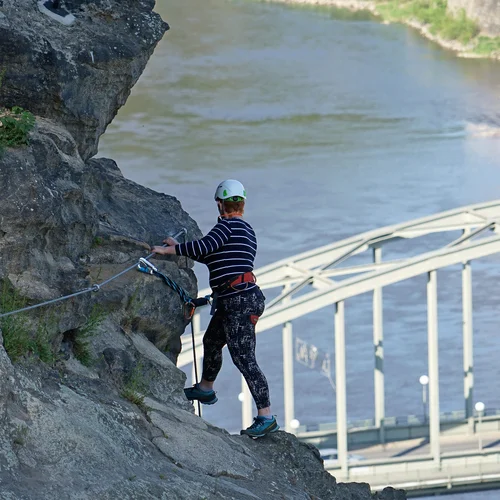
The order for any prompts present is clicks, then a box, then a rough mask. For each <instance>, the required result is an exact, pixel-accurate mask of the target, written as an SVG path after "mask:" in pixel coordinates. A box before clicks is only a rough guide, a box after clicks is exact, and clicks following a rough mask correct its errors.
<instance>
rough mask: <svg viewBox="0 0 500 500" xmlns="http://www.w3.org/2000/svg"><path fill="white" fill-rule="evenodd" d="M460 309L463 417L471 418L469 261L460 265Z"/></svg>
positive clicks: (471, 371) (472, 410)
mask: <svg viewBox="0 0 500 500" xmlns="http://www.w3.org/2000/svg"><path fill="white" fill-rule="evenodd" d="M462 309H463V343H464V354H463V355H464V401H465V418H468V419H471V418H473V416H474V399H473V395H474V370H473V365H474V358H473V340H472V335H473V331H472V269H471V264H470V262H465V263H464V264H463V267H462Z"/></svg>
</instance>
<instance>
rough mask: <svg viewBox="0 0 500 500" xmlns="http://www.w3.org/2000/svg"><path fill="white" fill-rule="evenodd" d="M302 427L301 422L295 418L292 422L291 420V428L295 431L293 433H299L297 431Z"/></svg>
mask: <svg viewBox="0 0 500 500" xmlns="http://www.w3.org/2000/svg"><path fill="white" fill-rule="evenodd" d="M299 426H300V422H299V421H298V420H297V419H296V418H293V419H292V420H290V427H291V428H292V429H293V432H294V433H295V432H297V429H298V428H299Z"/></svg>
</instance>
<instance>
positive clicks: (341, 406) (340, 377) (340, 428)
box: [335, 300, 349, 477]
mask: <svg viewBox="0 0 500 500" xmlns="http://www.w3.org/2000/svg"><path fill="white" fill-rule="evenodd" d="M335 384H336V403H337V452H338V457H339V458H338V459H339V463H340V469H341V471H342V474H344V475H345V477H348V476H349V465H348V461H347V396H346V366H345V316H344V301H343V300H341V301H340V302H337V303H336V304H335Z"/></svg>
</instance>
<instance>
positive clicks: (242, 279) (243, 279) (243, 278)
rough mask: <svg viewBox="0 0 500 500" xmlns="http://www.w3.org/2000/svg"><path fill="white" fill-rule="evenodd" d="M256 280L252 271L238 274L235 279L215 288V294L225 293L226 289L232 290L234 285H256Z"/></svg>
mask: <svg viewBox="0 0 500 500" xmlns="http://www.w3.org/2000/svg"><path fill="white" fill-rule="evenodd" d="M256 282H257V278H256V277H255V274H254V273H253V272H252V271H248V272H247V273H244V274H240V275H239V276H237V277H236V278H235V279H233V280H232V281H230V280H228V281H226V282H225V283H223V284H222V285H220V286H218V287H217V290H216V292H217V293H222V292H224V291H226V290H227V289H228V288H232V287H234V286H236V285H240V284H241V283H256Z"/></svg>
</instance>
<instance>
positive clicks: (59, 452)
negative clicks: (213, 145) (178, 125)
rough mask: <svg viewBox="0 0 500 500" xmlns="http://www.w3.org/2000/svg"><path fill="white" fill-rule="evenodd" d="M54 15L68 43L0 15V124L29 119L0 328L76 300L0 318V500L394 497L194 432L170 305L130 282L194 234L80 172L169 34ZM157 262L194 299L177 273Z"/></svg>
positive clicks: (191, 281)
mask: <svg viewBox="0 0 500 500" xmlns="http://www.w3.org/2000/svg"><path fill="white" fill-rule="evenodd" d="M64 6H65V7H66V8H68V9H70V10H71V11H72V12H73V13H74V14H75V17H76V21H75V23H74V24H73V25H71V26H69V27H68V26H64V25H60V24H59V23H57V22H55V21H53V20H51V19H50V18H48V17H47V18H46V16H45V15H42V14H40V13H39V12H38V10H37V2H36V1H35V0H32V1H31V0H16V1H15V2H14V1H13V0H12V1H10V0H0V68H4V69H5V70H6V73H5V80H4V84H3V86H2V87H1V88H0V107H2V106H3V107H12V106H14V105H20V106H23V107H25V108H27V109H29V110H31V111H33V112H35V113H36V114H37V123H36V127H35V129H34V130H33V131H32V132H31V134H30V144H29V146H23V147H21V148H16V149H8V150H7V151H6V153H5V155H4V156H3V157H1V158H0V192H1V193H2V197H0V286H1V292H0V312H4V311H6V310H7V309H12V308H14V309H15V308H18V307H21V306H22V305H27V304H37V303H40V302H44V301H47V300H52V299H56V298H59V297H61V296H63V295H68V294H73V293H74V292H76V291H83V292H84V293H82V294H80V295H78V296H73V297H72V298H71V299H68V300H64V301H60V302H57V303H56V304H52V305H48V306H44V307H42V308H37V309H33V310H31V311H29V312H28V313H25V314H23V315H15V316H9V318H7V319H5V318H4V319H2V318H0V328H1V331H0V378H1V380H2V383H1V384H0V499H2V500H4V499H5V500H13V499H16V500H17V499H34V500H35V499H36V500H44V499H47V500H49V499H50V500H52V499H54V498H65V499H66V498H67V499H75V500H76V499H92V500H95V499H97V500H108V499H109V500H111V499H116V500H123V499H159V498H161V499H190V498H193V499H201V498H205V499H212V498H213V499H215V498H225V499H260V500H265V499H325V500H326V499H328V500H365V499H366V500H368V499H380V500H402V499H404V498H406V496H405V494H404V492H402V491H396V490H393V489H391V488H387V489H386V490H384V492H382V493H379V494H376V495H373V496H372V494H371V492H370V488H369V486H368V485H367V484H336V481H335V478H334V477H333V476H331V475H330V474H328V473H327V472H325V470H324V468H323V465H322V461H321V459H320V457H319V453H318V451H317V450H316V449H315V448H313V447H311V446H310V445H306V444H303V443H300V442H299V441H298V440H297V439H296V438H295V437H294V436H293V435H290V434H287V433H285V432H281V431H280V432H277V433H275V434H273V435H272V436H268V437H266V438H265V439H262V440H259V441H257V442H254V441H252V440H251V439H250V438H248V437H246V436H231V435H229V434H228V433H227V432H226V431H224V430H223V429H219V428H216V427H214V426H212V425H210V424H209V423H207V422H205V421H204V420H203V419H201V418H199V417H197V416H196V415H194V412H193V406H192V404H191V403H189V402H188V401H187V400H186V398H185V396H184V391H183V387H184V385H185V381H186V380H185V379H186V377H185V375H184V373H183V372H182V371H181V370H179V369H178V368H177V367H176V366H175V360H176V358H177V355H178V353H179V351H180V336H181V335H182V333H183V332H184V329H185V327H186V325H187V323H188V320H187V319H186V318H185V316H184V315H183V310H182V301H181V300H180V297H179V295H178V294H177V293H176V292H175V291H173V290H171V289H170V288H168V287H167V286H166V285H165V284H164V283H163V282H161V281H160V280H159V279H157V278H155V277H153V276H150V275H147V274H143V273H140V272H138V271H137V270H135V265H136V263H137V261H138V259H139V257H144V256H146V255H148V254H149V245H152V244H158V243H159V242H161V241H162V239H163V238H164V237H165V236H166V235H174V234H176V233H178V232H179V231H180V230H183V232H184V235H185V236H184V237H185V238H187V239H194V238H198V237H199V236H200V235H201V233H200V231H199V228H198V226H197V225H196V223H195V222H194V221H193V220H192V219H191V218H190V217H189V216H188V214H187V213H186V212H185V211H184V210H183V209H182V207H181V205H180V203H179V202H178V201H177V200H176V199H175V198H173V197H171V196H168V195H165V194H160V193H157V192H155V191H152V190H150V189H147V188H145V187H143V186H140V185H138V184H136V183H134V182H132V181H130V180H127V179H125V178H124V177H123V175H122V174H121V172H120V170H119V168H118V167H117V165H116V164H115V162H113V161H112V160H109V159H103V158H101V159H91V158H89V157H90V156H92V154H93V153H94V152H95V150H96V148H97V140H98V138H99V135H100V134H101V133H102V132H103V131H104V129H105V127H106V125H107V124H108V123H109V121H110V120H111V119H112V117H113V116H114V115H115V114H116V111H117V109H118V107H119V106H120V105H121V104H122V103H123V102H124V100H125V99H126V97H127V95H128V94H129V92H130V88H131V86H132V85H133V83H134V82H135V80H136V79H137V77H138V76H139V75H140V73H141V71H142V69H143V67H144V65H145V63H146V60H147V58H148V57H149V55H150V54H151V52H152V50H153V48H154V45H155V44H156V42H157V41H158V39H159V38H160V37H161V35H162V34H163V32H164V30H165V28H166V25H165V24H164V23H163V22H162V21H161V20H160V19H159V18H158V17H157V16H156V15H155V14H154V13H152V8H153V2H150V1H146V0H134V1H132V0H123V1H121V2H117V1H115V0H95V1H92V2H90V1H89V2H84V1H77V0H73V1H70V0H68V1H66V2H64ZM89 57H90V59H89ZM155 263H156V264H157V265H158V267H159V268H160V269H161V270H162V271H164V272H165V274H166V275H168V276H169V277H170V278H171V279H173V280H174V281H175V282H176V283H177V284H178V285H180V286H182V287H183V288H184V289H185V290H186V293H188V294H189V295H190V296H192V297H195V296H196V280H195V276H194V274H193V272H192V270H191V267H192V263H191V262H190V261H187V260H186V259H185V258H177V257H173V256H170V257H168V258H163V259H161V260H160V259H157V260H156V261H155ZM125 269H129V270H128V271H127V272H126V273H124V274H120V273H121V272H122V271H123V270H125ZM117 276H118V277H117ZM115 277H116V279H113V280H111V281H108V280H110V279H111V278H115ZM93 284H103V285H102V287H101V288H100V289H99V290H98V291H95V288H94V289H93V288H92V285H93ZM92 289H93V290H94V291H92ZM12 298H14V299H15V300H14V299H13V300H14V301H10V302H9V300H10V299H12ZM9 304H10V305H9ZM13 359H15V362H13Z"/></svg>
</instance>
